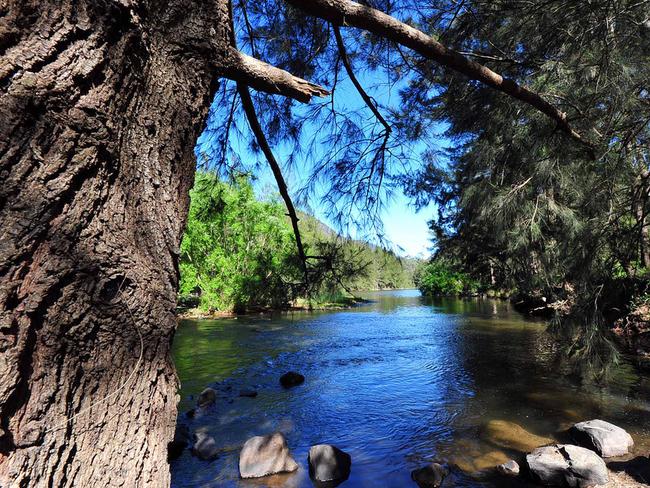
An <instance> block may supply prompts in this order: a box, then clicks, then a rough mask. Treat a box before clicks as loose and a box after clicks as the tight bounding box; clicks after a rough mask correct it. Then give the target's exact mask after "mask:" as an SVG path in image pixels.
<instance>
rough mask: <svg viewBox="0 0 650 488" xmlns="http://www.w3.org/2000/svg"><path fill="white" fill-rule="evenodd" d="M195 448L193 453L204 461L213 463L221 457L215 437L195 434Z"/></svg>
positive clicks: (199, 433) (202, 433) (201, 433)
mask: <svg viewBox="0 0 650 488" xmlns="http://www.w3.org/2000/svg"><path fill="white" fill-rule="evenodd" d="M194 438H195V441H194V446H193V447H192V453H193V454H194V455H195V456H196V457H198V458H199V459H203V460H204V461H211V460H213V459H216V458H217V457H218V456H219V448H218V447H217V441H215V440H214V437H212V436H210V435H208V434H206V433H204V432H197V433H196V434H194Z"/></svg>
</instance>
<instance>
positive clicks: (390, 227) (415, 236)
mask: <svg viewBox="0 0 650 488" xmlns="http://www.w3.org/2000/svg"><path fill="white" fill-rule="evenodd" d="M357 76H359V78H360V81H361V83H362V84H363V85H364V87H365V88H366V90H367V91H368V93H369V94H370V95H371V96H372V97H373V98H374V99H376V100H378V101H379V102H380V104H386V105H390V104H391V103H393V104H394V103H396V102H398V98H399V97H398V90H399V86H400V85H401V86H403V83H406V80H404V81H403V82H400V84H399V85H397V86H395V85H392V86H390V85H388V84H382V83H381V79H379V76H381V75H378V74H377V72H374V73H372V74H367V73H366V74H364V73H361V74H358V75H357ZM342 77H343V78H344V79H340V80H339V84H338V85H337V88H336V93H337V98H336V99H335V102H337V103H336V105H337V110H349V111H355V110H367V108H366V107H365V105H364V103H363V100H362V99H361V97H360V96H359V94H358V93H357V91H356V89H355V88H354V87H353V85H352V84H351V83H350V82H349V80H348V79H347V78H346V77H345V73H342ZM215 112H216V113H218V110H215ZM239 122H240V125H241V129H242V131H249V130H250V128H249V126H248V124H247V122H246V121H245V120H242V121H239ZM211 123H212V124H221V123H223V115H222V116H218V117H210V120H209V121H208V124H211ZM207 139H208V138H207V137H206V136H205V135H202V136H201V137H199V140H198V141H197V147H199V146H201V144H204V145H207V144H209V143H207V142H206V141H207ZM233 139H236V140H234V141H233V140H231V143H232V145H233V147H234V148H235V151H236V152H237V153H238V154H239V156H240V157H241V158H242V160H246V161H248V162H253V161H259V162H261V164H260V165H259V166H260V168H262V169H261V170H260V171H257V172H256V174H255V175H254V176H255V178H256V182H255V187H256V189H257V190H258V191H259V192H260V193H266V194H268V192H269V190H272V191H277V187H276V184H275V180H274V179H273V175H272V173H271V171H270V169H269V168H268V165H267V164H266V162H265V160H264V158H263V156H262V155H261V154H254V153H252V152H251V151H250V150H249V148H248V147H247V145H246V144H245V143H244V142H243V141H242V140H241V139H238V140H237V137H233ZM432 143H433V145H434V146H437V147H439V148H442V147H445V146H447V145H448V142H447V141H446V140H445V139H444V138H442V137H440V138H439V139H438V138H434V140H433V141H431V140H428V144H429V146H431V144H432ZM423 146H424V145H423V144H421V145H419V146H418V145H416V146H415V147H414V148H413V152H414V153H418V152H419V151H420V150H421V149H422V147H423ZM204 147H205V146H204ZM207 147H209V146H207ZM204 150H205V149H204ZM273 150H274V154H275V156H276V159H278V161H279V163H280V165H281V166H282V167H283V173H284V177H285V180H286V181H287V184H288V187H289V190H290V192H291V193H292V196H293V199H294V203H295V202H296V198H295V194H294V192H295V191H296V190H297V188H299V187H300V186H301V180H302V179H304V178H305V176H306V174H307V173H308V172H309V163H307V162H306V161H305V162H304V164H303V163H301V162H300V161H299V162H298V163H297V164H296V165H295V166H293V167H286V166H285V165H284V164H283V161H284V158H285V156H286V155H287V153H286V148H284V147H274V148H273ZM320 150H322V151H323V152H324V153H327V151H328V150H329V148H328V147H326V146H323V147H322V148H321V149H320ZM316 157H318V156H316ZM309 205H310V209H311V212H312V213H313V214H315V216H316V217H318V218H319V219H320V220H322V221H323V222H325V223H326V224H328V225H329V226H330V227H332V228H334V229H335V230H337V231H339V232H340V231H341V229H337V228H336V226H334V225H333V223H332V222H330V221H328V219H327V218H326V215H325V214H326V210H327V209H326V208H324V207H323V204H322V202H321V201H319V199H318V195H314V196H313V197H312V198H311V199H310V201H309ZM383 206H384V209H383V211H382V212H381V220H382V223H383V233H384V241H383V243H382V244H383V245H384V246H385V247H390V248H392V250H393V251H395V252H396V253H397V254H399V255H402V256H413V257H420V258H426V257H428V256H429V255H430V254H431V250H430V249H431V246H432V244H431V239H430V237H431V235H430V232H429V227H428V223H427V222H428V221H429V220H430V219H431V218H432V216H433V215H434V211H435V207H434V206H433V205H430V206H428V207H426V208H424V209H422V210H420V211H416V210H415V208H414V206H413V204H412V203H411V202H410V201H409V199H408V198H407V197H406V196H405V195H404V194H403V193H402V192H401V191H400V190H399V189H398V190H395V191H394V192H393V195H392V196H391V198H390V199H389V200H385V201H384V202H383ZM348 233H349V235H351V237H356V238H358V237H360V236H359V235H355V234H356V232H355V229H354V228H352V229H349V231H348Z"/></svg>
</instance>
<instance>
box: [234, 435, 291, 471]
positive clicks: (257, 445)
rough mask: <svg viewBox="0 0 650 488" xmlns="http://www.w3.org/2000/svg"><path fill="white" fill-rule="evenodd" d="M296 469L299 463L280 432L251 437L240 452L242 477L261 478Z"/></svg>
mask: <svg viewBox="0 0 650 488" xmlns="http://www.w3.org/2000/svg"><path fill="white" fill-rule="evenodd" d="M296 469H298V463H296V461H295V460H294V459H293V458H292V457H291V454H290V453H289V448H288V447H287V441H286V440H285V439H284V436H283V435H282V434H280V433H279V432H276V433H275V434H270V435H265V436H257V437H251V438H250V439H248V440H247V441H246V443H245V444H244V447H243V448H242V450H241V452H240V453H239V475H240V476H241V477H242V478H260V477H262V476H268V475H270V474H275V473H285V472H291V471H295V470H296Z"/></svg>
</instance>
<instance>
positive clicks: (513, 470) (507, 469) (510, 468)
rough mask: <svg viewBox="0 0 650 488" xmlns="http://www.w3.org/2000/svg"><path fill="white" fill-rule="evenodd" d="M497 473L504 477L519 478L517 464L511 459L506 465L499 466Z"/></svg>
mask: <svg viewBox="0 0 650 488" xmlns="http://www.w3.org/2000/svg"><path fill="white" fill-rule="evenodd" d="M497 471H498V472H499V473H501V474H502V475H504V476H519V464H517V461H515V460H513V459H511V460H510V461H508V462H506V463H503V464H499V465H498V466H497Z"/></svg>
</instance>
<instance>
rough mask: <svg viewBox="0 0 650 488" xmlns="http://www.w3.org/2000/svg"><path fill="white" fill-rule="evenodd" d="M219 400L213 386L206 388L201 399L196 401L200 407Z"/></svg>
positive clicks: (200, 396)
mask: <svg viewBox="0 0 650 488" xmlns="http://www.w3.org/2000/svg"><path fill="white" fill-rule="evenodd" d="M215 401H217V391H216V390H213V389H212V388H206V389H205V390H203V391H202V392H201V394H200V395H199V399H198V400H197V401H196V403H197V405H198V406H199V407H203V408H204V407H208V406H210V405H212V404H213V403H214V402H215Z"/></svg>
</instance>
